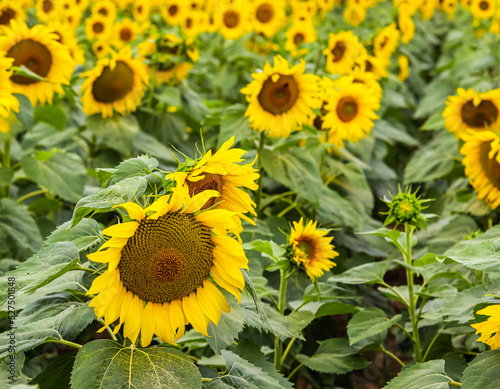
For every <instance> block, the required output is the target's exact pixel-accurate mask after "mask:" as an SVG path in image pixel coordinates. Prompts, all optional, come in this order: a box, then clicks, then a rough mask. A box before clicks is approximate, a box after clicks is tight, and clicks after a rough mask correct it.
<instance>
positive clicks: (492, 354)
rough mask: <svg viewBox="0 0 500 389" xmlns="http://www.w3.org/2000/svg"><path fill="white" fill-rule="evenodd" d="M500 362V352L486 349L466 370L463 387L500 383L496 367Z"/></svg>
mask: <svg viewBox="0 0 500 389" xmlns="http://www.w3.org/2000/svg"><path fill="white" fill-rule="evenodd" d="M499 363H500V352H499V351H495V350H490V351H486V352H484V353H482V354H480V355H478V356H477V357H476V358H474V359H473V360H472V362H471V363H469V365H468V366H467V368H466V369H465V370H464V377H463V381H462V387H463V388H464V389H479V388H488V387H492V388H494V387H496V386H498V385H500V376H499V375H498V369H497V368H496V367H497V366H498V364H499Z"/></svg>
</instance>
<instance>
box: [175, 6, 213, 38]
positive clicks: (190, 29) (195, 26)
mask: <svg viewBox="0 0 500 389" xmlns="http://www.w3.org/2000/svg"><path fill="white" fill-rule="evenodd" d="M206 22H207V18H206V17H205V15H204V13H203V12H201V11H191V12H189V13H187V14H186V15H185V17H184V20H183V21H182V23H181V28H182V33H183V34H184V36H185V37H186V41H187V42H193V39H194V38H195V37H197V36H198V35H200V34H202V33H203V32H205V24H206Z"/></svg>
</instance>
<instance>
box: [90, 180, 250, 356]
mask: <svg viewBox="0 0 500 389" xmlns="http://www.w3.org/2000/svg"><path fill="white" fill-rule="evenodd" d="M214 196H219V194H218V193H217V192H216V191H211V190H207V191H204V192H202V193H199V194H197V195H195V196H193V197H190V196H189V193H188V192H187V191H186V190H185V189H184V188H183V187H181V186H178V187H176V188H174V189H173V193H172V195H166V196H162V197H160V198H158V199H157V200H156V201H155V202H153V203H152V204H151V205H150V206H149V207H147V208H145V209H143V208H142V207H141V206H139V205H137V204H135V203H125V204H122V205H120V207H121V208H123V209H125V210H126V211H127V213H128V216H129V218H130V219H132V220H133V221H128V222H123V223H120V224H116V225H113V226H111V227H108V228H107V229H105V230H104V231H103V234H104V235H107V236H110V237H111V238H110V239H109V240H108V241H107V242H106V243H104V244H103V245H102V246H101V248H100V249H99V251H97V252H95V253H93V254H89V255H88V257H89V259H90V260H92V261H95V262H100V263H107V264H108V268H107V270H106V271H105V272H104V273H103V274H101V275H100V276H98V277H97V278H96V279H95V280H94V282H93V283H92V286H91V288H90V289H89V291H88V294H95V295H96V296H95V297H94V298H93V299H92V301H91V303H90V306H91V307H94V311H95V314H96V316H97V317H98V318H104V322H105V327H108V326H109V325H110V324H111V323H114V322H115V321H117V320H118V319H119V323H118V325H117V326H116V327H115V330H114V331H115V333H116V332H117V331H118V330H119V329H120V327H121V326H122V325H123V326H124V328H123V334H124V336H125V337H127V338H129V339H130V340H131V341H132V342H133V343H135V341H136V340H137V337H138V336H139V333H140V334H141V345H142V347H146V346H148V345H149V344H150V343H151V340H152V337H153V334H156V335H157V336H158V337H159V338H160V339H161V340H162V341H163V342H168V343H173V342H175V341H177V340H179V338H181V337H182V336H183V334H184V330H185V325H186V324H188V323H191V325H192V326H193V328H194V329H195V330H196V331H198V332H200V333H201V334H203V335H205V336H208V333H207V327H208V324H209V323H210V322H211V321H212V322H213V323H215V324H217V323H218V322H219V319H220V317H221V314H222V311H224V312H229V311H230V307H229V305H228V304H227V302H226V299H225V297H224V295H223V294H222V293H221V291H220V290H219V288H218V287H217V286H216V285H218V286H220V287H222V288H224V289H225V290H226V291H228V292H229V293H231V294H233V295H234V296H236V298H237V299H238V301H239V300H240V299H241V294H240V290H241V289H243V287H244V285H245V281H244V279H243V274H242V273H241V270H240V269H241V268H246V269H248V267H247V262H248V261H247V259H246V257H245V253H244V251H243V248H242V247H241V244H239V243H238V242H237V241H236V240H235V239H234V238H231V237H230V236H228V235H227V231H228V230H229V229H232V228H234V227H235V223H234V221H233V219H232V215H233V213H232V212H230V211H227V210H222V209H217V210H205V211H203V210H202V209H201V207H202V205H203V204H205V203H206V202H207V201H208V200H209V199H210V198H212V197H214Z"/></svg>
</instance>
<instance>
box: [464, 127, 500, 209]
mask: <svg viewBox="0 0 500 389" xmlns="http://www.w3.org/2000/svg"><path fill="white" fill-rule="evenodd" d="M464 140H465V144H464V145H463V146H462V148H461V149H460V152H461V153H462V154H463V155H464V159H463V161H462V164H463V165H464V166H465V175H466V176H467V177H469V182H470V184H471V185H472V187H473V188H474V190H475V191H476V192H477V197H478V199H485V201H486V204H488V205H489V206H490V208H491V209H496V208H497V207H498V206H499V205H500V137H499V136H498V135H497V134H495V133H494V132H491V131H481V132H476V133H473V134H470V135H466V136H464Z"/></svg>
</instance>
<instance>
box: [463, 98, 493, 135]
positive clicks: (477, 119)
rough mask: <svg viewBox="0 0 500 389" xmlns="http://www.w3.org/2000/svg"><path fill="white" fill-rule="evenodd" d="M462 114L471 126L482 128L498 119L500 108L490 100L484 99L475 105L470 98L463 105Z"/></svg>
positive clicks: (466, 122) (464, 120)
mask: <svg viewBox="0 0 500 389" xmlns="http://www.w3.org/2000/svg"><path fill="white" fill-rule="evenodd" d="M460 116H461V117H462V120H463V122H464V123H465V124H467V125H468V126H469V127H474V128H481V127H485V126H486V125H491V124H492V123H494V122H495V121H496V120H497V118H498V108H497V107H496V106H495V104H493V103H492V102H491V101H489V100H483V101H481V102H480V103H479V105H477V106H476V107H474V104H473V103H472V100H469V101H467V102H466V103H465V104H464V105H462V108H461V109H460Z"/></svg>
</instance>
